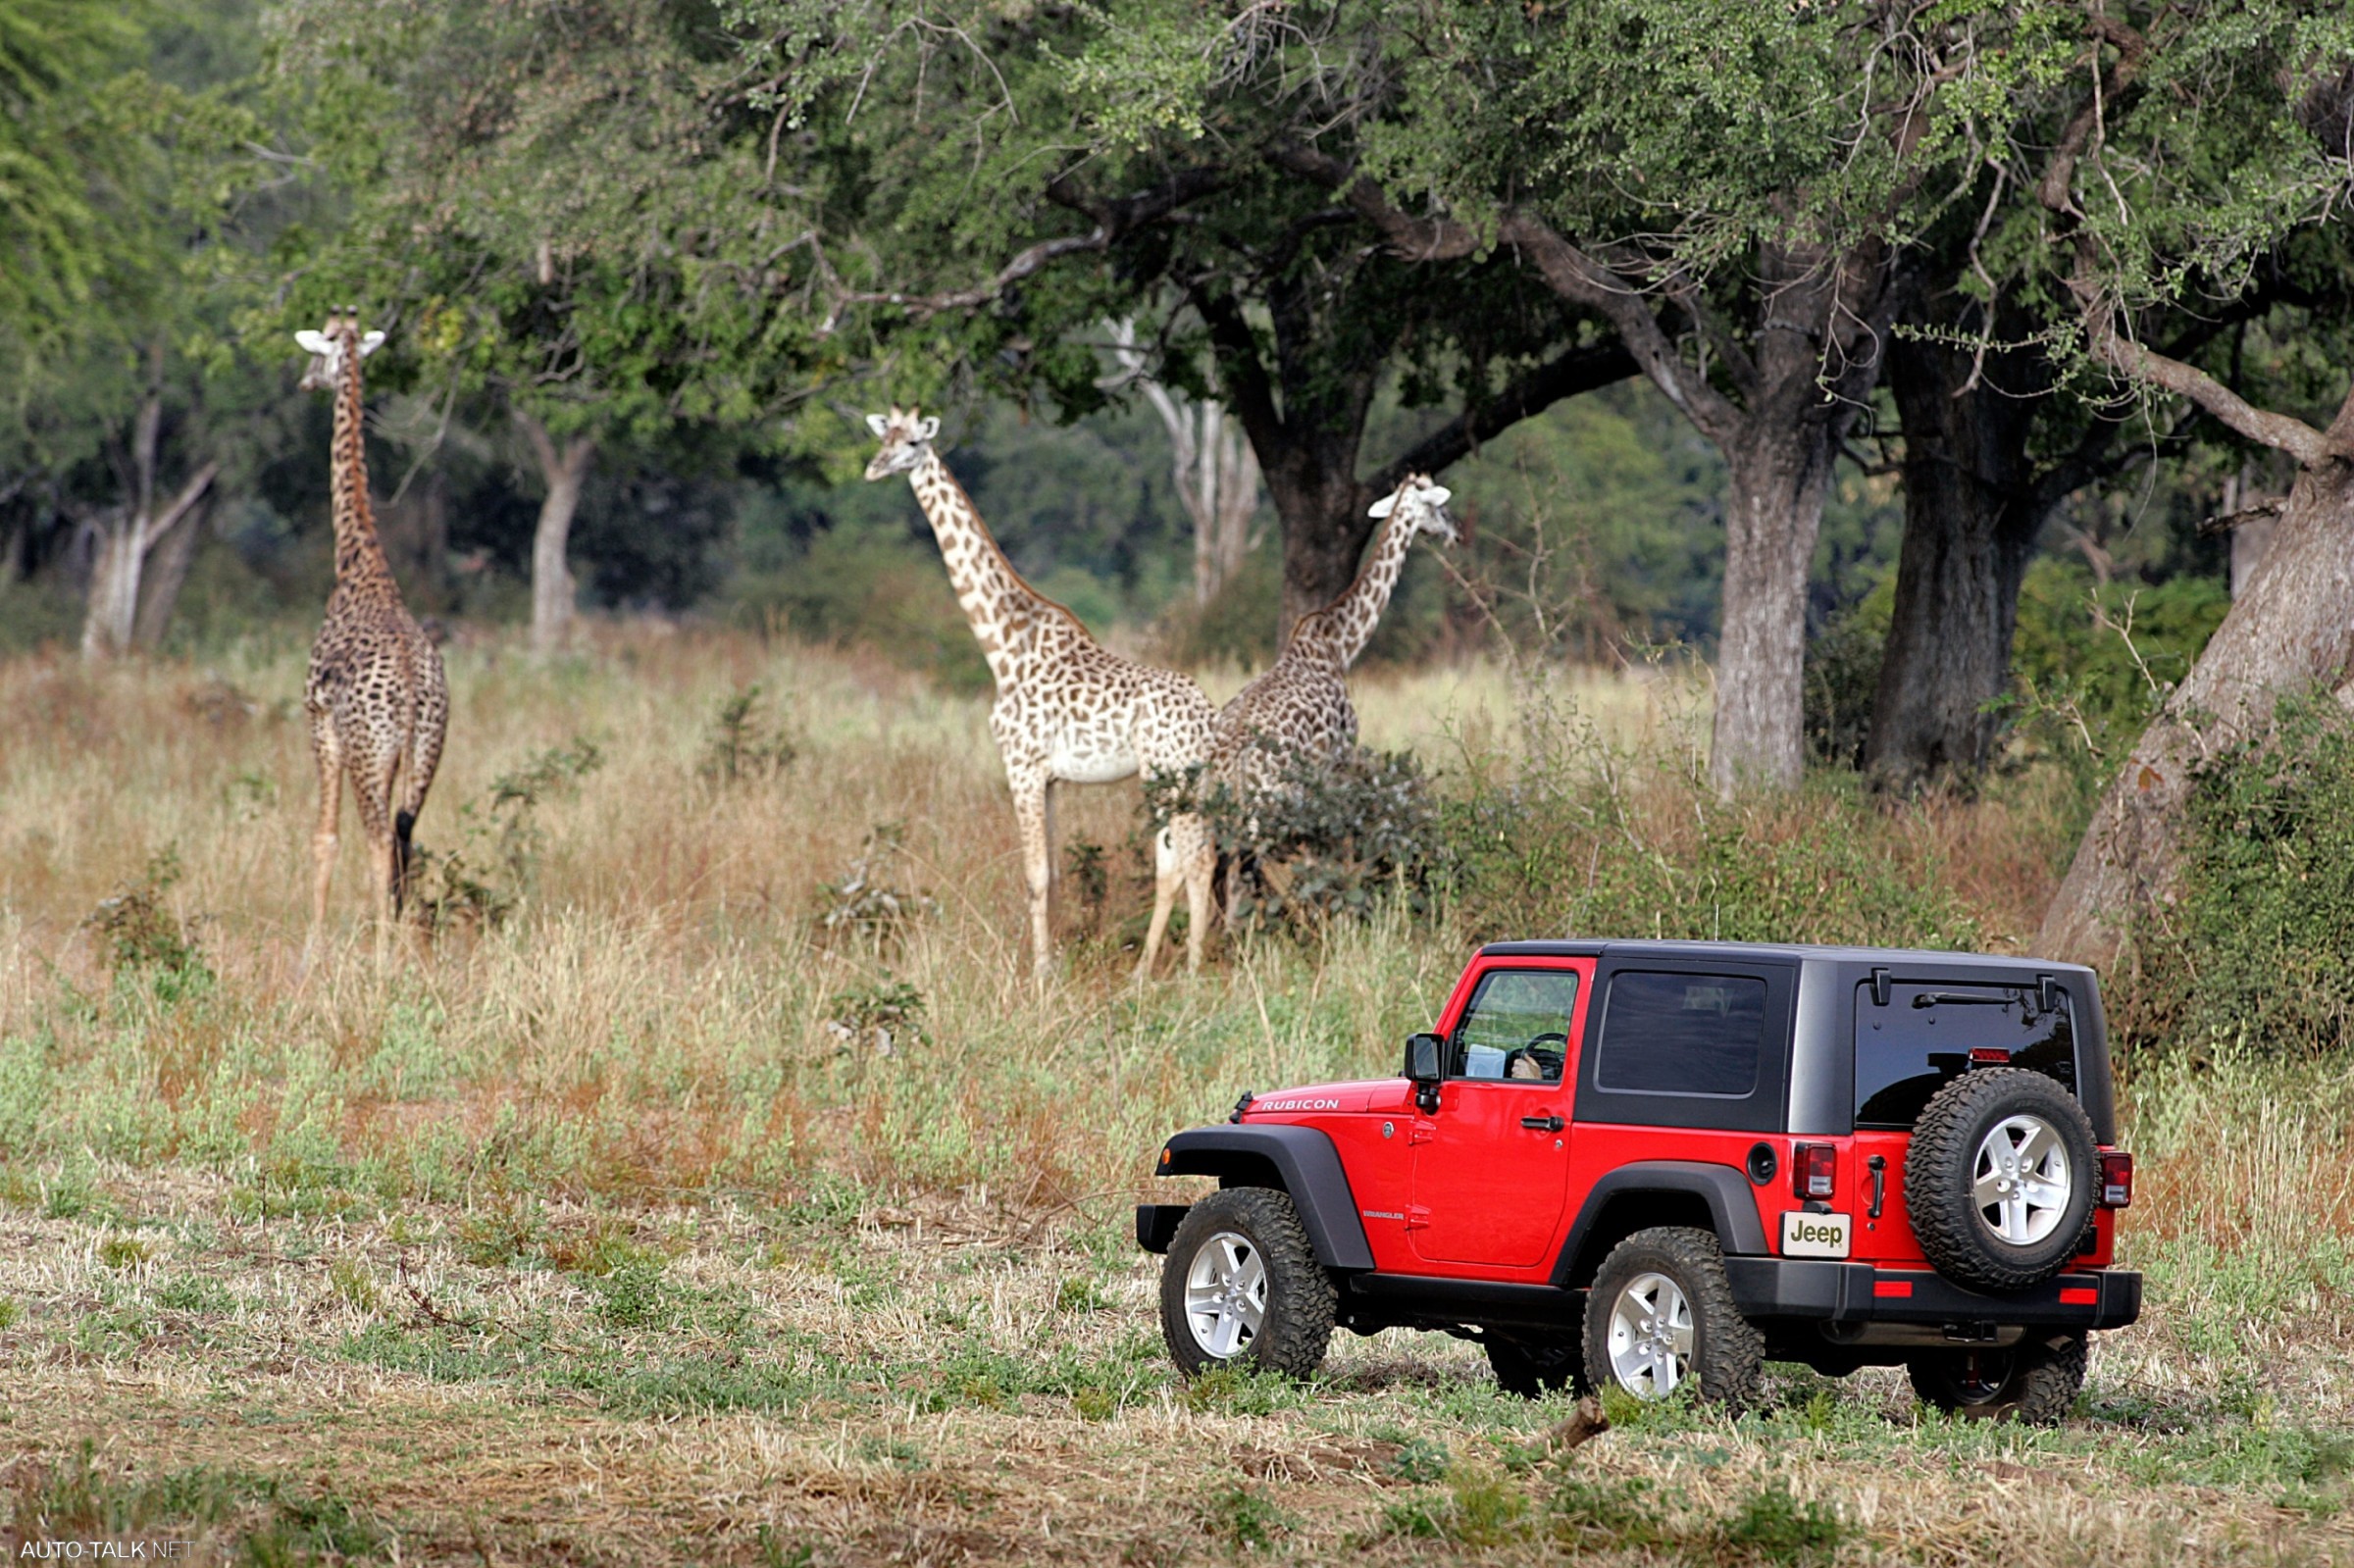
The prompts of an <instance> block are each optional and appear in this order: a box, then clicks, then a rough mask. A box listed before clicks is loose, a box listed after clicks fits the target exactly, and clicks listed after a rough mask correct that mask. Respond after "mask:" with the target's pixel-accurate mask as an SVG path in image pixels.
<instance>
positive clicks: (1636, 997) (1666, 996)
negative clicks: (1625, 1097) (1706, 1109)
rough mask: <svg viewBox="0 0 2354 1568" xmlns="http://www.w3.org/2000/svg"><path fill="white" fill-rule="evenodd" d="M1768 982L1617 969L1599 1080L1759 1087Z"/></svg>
mask: <svg viewBox="0 0 2354 1568" xmlns="http://www.w3.org/2000/svg"><path fill="white" fill-rule="evenodd" d="M1765 1037H1766V983H1765V982H1764V981H1762V980H1759V979H1757V978H1756V977H1755V976H1750V975H1669V974H1661V973H1656V972H1652V971H1647V970H1620V971H1619V972H1618V973H1617V974H1615V975H1613V976H1612V977H1611V988H1610V994H1609V997H1608V998H1607V1000H1606V1001H1605V1003H1604V1007H1603V1015H1602V1041H1601V1044H1600V1045H1599V1046H1597V1047H1596V1050H1597V1059H1596V1062H1595V1067H1594V1083H1595V1087H1598V1088H1603V1089H1608V1090H1612V1091H1613V1092H1617V1093H1633V1094H1686V1095H1708V1096H1713V1097H1715V1098H1720V1099H1740V1098H1743V1097H1745V1096H1747V1095H1749V1094H1751V1093H1753V1092H1755V1091H1756V1089H1757V1087H1758V1057H1759V1053H1760V1051H1761V1049H1762V1047H1763V1045H1764V1043H1765Z"/></svg>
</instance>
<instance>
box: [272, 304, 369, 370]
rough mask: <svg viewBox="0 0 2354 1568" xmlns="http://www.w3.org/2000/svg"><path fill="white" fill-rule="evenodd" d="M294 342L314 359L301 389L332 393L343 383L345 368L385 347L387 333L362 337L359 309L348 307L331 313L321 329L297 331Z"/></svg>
mask: <svg viewBox="0 0 2354 1568" xmlns="http://www.w3.org/2000/svg"><path fill="white" fill-rule="evenodd" d="M294 341H295V343H296V344H297V345H298V346H299V347H300V348H301V349H302V351H303V352H304V353H306V354H308V355H310V356H311V363H310V368H309V369H307V370H305V371H304V372H303V373H302V389H303V390H304V391H306V392H332V391H334V390H335V389H337V388H338V387H340V386H341V385H342V384H343V367H344V366H346V365H348V364H351V363H353V362H354V361H355V360H363V359H366V358H367V357H368V356H369V355H371V354H373V353H375V352H376V351H377V350H378V349H379V348H381V347H383V346H384V333H382V332H370V333H369V334H368V335H367V336H365V337H362V336H361V335H360V307H359V306H357V305H346V306H344V307H343V308H342V309H341V310H340V311H334V312H331V313H330V314H329V316H328V318H327V322H326V325H324V326H323V327H321V328H320V329H319V330H317V331H315V332H296V333H295V334H294Z"/></svg>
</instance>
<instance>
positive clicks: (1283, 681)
mask: <svg viewBox="0 0 2354 1568" xmlns="http://www.w3.org/2000/svg"><path fill="white" fill-rule="evenodd" d="M1449 493H1450V492H1449V491H1448V490H1447V489H1446V488H1445V487H1443V486H1441V485H1438V484H1434V483H1432V482H1431V481H1430V476H1428V475H1427V474H1409V475H1408V476H1407V478H1406V480H1405V481H1404V482H1403V483H1401V484H1400V485H1399V486H1398V488H1397V489H1396V490H1395V491H1393V492H1391V493H1390V494H1388V495H1385V496H1383V497H1382V498H1381V499H1380V500H1378V501H1376V502H1374V503H1373V507H1372V515H1373V516H1374V517H1377V518H1382V519H1385V520H1386V522H1387V527H1385V528H1384V529H1383V530H1382V531H1381V537H1380V539H1379V540H1378V541H1377V542H1376V543H1375V544H1374V546H1373V554H1372V556H1371V557H1370V558H1369V559H1368V560H1367V561H1366V562H1365V564H1364V566H1363V567H1362V568H1361V569H1359V571H1358V572H1357V575H1356V581H1355V582H1352V583H1350V584H1349V586H1348V587H1347V588H1345V589H1344V590H1342V592H1341V594H1340V595H1339V597H1337V598H1335V599H1334V600H1333V601H1332V602H1331V603H1330V604H1327V605H1325V606H1324V607H1323V608H1321V609H1318V610H1311V611H1309V612H1308V613H1307V614H1306V615H1304V616H1302V617H1301V618H1300V622H1299V624H1298V625H1297V626H1295V627H1294V628H1293V629H1292V635H1291V640H1290V641H1288V642H1286V643H1285V644H1284V648H1283V652H1282V654H1281V655H1279V656H1278V657H1277V658H1276V660H1275V662H1274V663H1273V664H1272V665H1270V666H1268V668H1267V669H1266V670H1265V671H1264V672H1262V673H1261V674H1260V675H1259V676H1258V677H1257V678H1256V679H1254V681H1252V683H1250V684H1249V685H1247V686H1245V687H1243V689H1242V690H1241V691H1239V692H1237V693H1236V694H1235V696H1234V698H1233V700H1232V701H1230V702H1228V703H1227V704H1226V706H1225V707H1224V708H1223V709H1221V710H1219V713H1218V722H1217V728H1216V730H1215V732H1214V733H1213V734H1212V737H1211V742H1210V765H1209V769H1208V776H1209V780H1210V783H1211V784H1212V786H1213V787H1217V786H1223V787H1224V788H1225V789H1227V790H1229V791H1231V792H1232V793H1233V794H1235V795H1238V796H1240V797H1241V798H1242V799H1243V800H1245V801H1246V802H1247V801H1249V800H1250V799H1251V798H1252V797H1253V796H1255V795H1259V794H1262V793H1264V792H1265V791H1268V790H1271V789H1276V788H1279V787H1281V786H1282V780H1283V771H1284V763H1285V761H1286V760H1287V759H1291V758H1307V759H1311V760H1315V761H1330V760H1333V759H1336V758H1338V757H1340V756H1342V755H1343V754H1344V753H1346V752H1347V751H1348V750H1349V748H1350V747H1352V746H1354V745H1356V705H1355V704H1353V703H1352V702H1351V701H1350V700H1349V681H1348V674H1349V666H1350V665H1352V664H1354V663H1356V656H1357V655H1358V654H1360V653H1362V652H1364V650H1365V644H1366V642H1367V641H1369V640H1370V639H1371V638H1372V635H1373V629H1374V628H1375V627H1376V626H1377V625H1379V624H1380V621H1381V612H1382V611H1383V610H1384V609H1386V608H1387V607H1388V606H1389V602H1390V593H1391V591H1392V590H1393V589H1395V588H1396V587H1397V585H1398V574H1399V573H1400V572H1401V571H1402V570H1404V569H1405V566H1406V552H1407V548H1408V547H1409V546H1411V545H1412V544H1413V542H1414V538H1415V536H1416V535H1418V534H1422V533H1429V534H1433V535H1435V536H1437V537H1438V538H1440V539H1443V540H1445V541H1446V542H1447V543H1449V544H1453V543H1454V542H1455V537H1456V535H1455V525H1454V523H1453V522H1451V521H1450V520H1449V519H1448V516H1447V511H1446V505H1447V498H1448V495H1449ZM1240 869H1241V868H1240V864H1239V862H1238V863H1237V864H1235V865H1234V866H1233V867H1231V868H1230V877H1231V876H1232V875H1236V874H1239V872H1240ZM1227 887H1228V890H1229V892H1231V891H1233V889H1234V883H1233V882H1232V881H1231V880H1230V881H1229V882H1228V884H1227Z"/></svg>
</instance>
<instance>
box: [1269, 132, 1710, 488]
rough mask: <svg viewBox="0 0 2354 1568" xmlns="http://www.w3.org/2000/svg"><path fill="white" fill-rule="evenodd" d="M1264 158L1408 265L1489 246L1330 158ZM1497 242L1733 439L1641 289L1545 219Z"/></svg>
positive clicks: (1275, 149) (1511, 212)
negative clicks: (1341, 206) (1592, 315)
mask: <svg viewBox="0 0 2354 1568" xmlns="http://www.w3.org/2000/svg"><path fill="white" fill-rule="evenodd" d="M1266 157H1267V161H1268V162H1270V163H1272V164H1274V165H1275V166H1276V167H1277V168H1279V169H1282V170H1285V171H1286V172H1288V173H1290V174H1294V175H1298V176H1299V177H1302V178H1304V179H1309V180H1313V181H1314V182H1315V183H1317V184H1320V185H1323V186H1325V187H1326V188H1327V189H1330V190H1336V191H1338V192H1340V195H1341V199H1342V200H1343V201H1345V202H1347V203H1348V204H1349V206H1350V207H1351V208H1353V209H1354V210H1355V211H1356V214H1357V215H1358V216H1359V217H1361V218H1363V219H1364V220H1365V222H1367V223H1368V224H1370V225H1372V226H1373V228H1374V231H1375V232H1377V233H1379V234H1380V235H1381V236H1382V238H1383V239H1384V240H1386V241H1388V243H1389V245H1390V248H1391V249H1392V250H1393V251H1394V252H1395V253H1396V254H1397V255H1398V256H1400V257H1401V258H1403V259H1404V260H1407V261H1449V260H1453V259H1455V258H1458V257H1462V256H1469V255H1474V254H1476V253H1477V252H1479V251H1480V250H1482V249H1485V248H1486V243H1485V242H1484V241H1483V239H1482V237H1481V235H1480V234H1479V233H1478V232H1477V231H1476V230H1474V229H1472V228H1470V227H1469V226H1468V225H1466V224H1462V223H1458V222H1457V221H1456V220H1454V219H1452V218H1416V217H1414V216H1412V215H1411V214H1409V213H1407V212H1406V211H1404V210H1403V209H1401V208H1400V207H1399V206H1398V205H1397V204H1396V203H1395V202H1393V201H1391V200H1390V197H1389V193H1388V192H1387V191H1385V190H1383V189H1382V187H1381V184H1380V182H1379V181H1378V180H1375V179H1373V178H1372V177H1369V176H1365V175H1360V174H1357V173H1356V172H1355V171H1354V170H1352V169H1350V168H1349V166H1348V165H1346V164H1343V163H1342V162H1341V161H1340V160H1339V159H1337V158H1335V157H1333V156H1332V155H1330V154H1329V153H1325V152H1320V151H1318V150H1317V149H1316V148H1313V147H1309V146H1306V145H1305V144H1303V143H1299V142H1292V141H1278V142H1276V143H1274V144H1273V145H1271V146H1270V147H1269V148H1268V149H1267V153H1266ZM1495 243H1498V244H1503V245H1511V246H1515V247H1517V248H1518V249H1520V250H1521V251H1523V252H1525V253H1526V254H1527V255H1528V256H1529V258H1530V259H1531V260H1533V261H1534V262H1535V263H1536V264H1537V271H1538V273H1539V275H1540V276H1541V277H1543V278H1544V279H1545V282H1546V284H1547V285H1548V286H1549V287H1551V288H1552V289H1553V291H1554V292H1555V293H1556V294H1559V295H1560V296H1561V298H1563V299H1566V300H1568V301H1569V302H1570V303H1572V304H1575V305H1582V306H1584V307H1586V308H1587V309H1588V310H1592V311H1594V312H1596V313H1598V314H1599V315H1601V316H1602V317H1603V318H1604V319H1605V320H1607V321H1609V322H1610V324H1611V325H1612V328H1613V329H1616V331H1617V333H1618V336H1619V338H1620V340H1621V341H1622V342H1624V343H1625V345H1626V348H1627V351H1628V352H1629V353H1630V354H1632V355H1633V356H1634V359H1635V363H1636V364H1637V365H1638V366H1639V367H1640V368H1641V369H1642V371H1643V374H1644V375H1646V376H1648V377H1650V378H1651V379H1652V381H1653V382H1654V383H1655V384H1656V385H1657V386H1658V387H1659V388H1660V390H1661V391H1663V392H1665V393H1666V394H1667V399H1668V401H1669V402H1671V403H1673V404H1674V405H1675V406H1676V407H1677V408H1678V409H1681V410H1682V411H1683V413H1684V415H1685V417H1686V418H1688V419H1690V420H1691V421H1692V423H1693V424H1694V425H1696V426H1698V427H1699V428H1700V430H1701V433H1702V434H1704V435H1706V436H1708V437H1709V438H1710V439H1711V440H1712V441H1714V442H1716V443H1717V444H1718V445H1722V444H1724V443H1725V442H1727V441H1729V440H1730V439H1731V438H1732V436H1733V434H1734V432H1735V430H1736V429H1737V427H1738V425H1739V422H1740V415H1739V412H1738V410H1736V409H1735V408H1734V406H1733V405H1732V404H1731V403H1730V402H1728V401H1727V400H1726V399H1725V398H1724V397H1722V396H1721V395H1719V394H1718V393H1717V391H1716V389H1715V388H1714V387H1712V386H1710V385H1709V384H1708V381H1707V380H1706V379H1704V378H1703V377H1701V376H1699V375H1698V374H1697V373H1695V372H1694V371H1692V370H1691V369H1690V368H1689V367H1688V366H1686V365H1685V364H1684V363H1683V361H1682V359H1681V358H1680V357H1678V356H1677V354H1676V352H1675V345H1674V344H1673V343H1672V342H1671V341H1669V339H1668V337H1667V334H1666V332H1665V330H1664V329H1663V328H1662V327H1661V325H1660V322H1659V318H1658V317H1657V316H1655V315H1654V314H1653V312H1652V308H1651V305H1650V303H1649V302H1648V300H1647V299H1646V298H1645V295H1644V293H1643V292H1642V291H1641V290H1640V289H1637V288H1635V287H1633V286H1631V285H1629V284H1628V283H1627V281H1626V280H1625V278H1622V277H1620V276H1619V275H1618V274H1617V273H1616V272H1614V271H1612V269H1611V268H1609V267H1606V266H1604V265H1603V264H1602V263H1600V262H1598V261H1596V260H1594V259H1593V258H1592V257H1590V256H1588V255H1587V254H1586V253H1585V252H1584V251H1582V250H1580V249H1578V248H1577V246H1575V245H1574V244H1572V243H1570V242H1569V241H1568V240H1567V239H1565V238H1563V237H1562V236H1561V235H1560V234H1559V233H1556V232H1555V231H1554V230H1553V228H1551V227H1549V226H1548V225H1547V224H1546V223H1545V222H1544V221H1543V220H1542V219H1539V218H1536V217H1534V216H1532V215H1530V214H1528V213H1526V212H1523V211H1521V210H1520V209H1518V208H1507V209H1506V210H1505V211H1504V213H1503V215H1502V220H1501V222H1500V223H1499V225H1498V227H1497V231H1496V235H1495Z"/></svg>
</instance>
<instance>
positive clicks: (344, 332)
mask: <svg viewBox="0 0 2354 1568" xmlns="http://www.w3.org/2000/svg"><path fill="white" fill-rule="evenodd" d="M294 341H295V342H296V343H298V344H300V345H301V346H302V348H303V349H304V350H305V351H306V352H308V353H309V354H310V356H311V363H310V368H309V369H308V370H306V371H304V372H303V377H302V385H303V388H304V389H305V390H315V389H324V390H327V391H330V392H333V394H334V398H335V434H334V441H333V446H332V447H331V448H330V454H331V455H330V459H329V476H330V481H331V485H330V488H331V491H332V494H333V503H334V524H335V587H334V591H333V593H331V594H330V595H329V596H328V600H327V620H326V621H325V622H324V623H323V624H322V625H321V626H320V628H319V639H318V640H317V641H316V642H314V643H312V644H311V669H310V676H309V679H308V680H307V681H305V682H304V683H303V691H302V705H303V709H304V711H305V712H307V713H308V714H309V716H310V721H311V753H312V755H313V756H314V757H315V758H316V759H317V761H318V764H319V828H318V832H317V833H315V834H314V835H312V837H311V854H312V858H313V861H314V867H313V879H312V884H311V940H312V942H314V943H315V942H316V941H317V940H318V937H319V934H320V932H321V930H322V929H323V928H324V927H325V925H326V923H327V889H328V884H329V883H330V882H331V881H332V880H333V876H334V869H335V829H336V825H337V820H338V818H339V817H340V815H341V812H342V788H343V781H344V779H345V778H346V777H348V778H349V779H350V781H351V792H352V795H353V798H354V800H355V801H356V803H357V804H358V806H359V809H360V828H361V831H362V832H363V833H365V834H366V835H368V855H369V859H370V861H371V862H372V864H373V869H374V872H375V877H376V885H377V888H378V890H379V891H380V893H381V894H382V896H383V901H384V907H383V911H382V913H383V915H384V924H383V925H381V926H380V927H379V949H380V952H381V950H382V947H383V943H384V937H385V936H388V934H389V930H390V925H391V922H392V921H394V920H396V919H397V918H398V917H399V915H400V906H401V898H402V895H403V894H404V892H405V891H406V885H407V880H408V871H409V858H410V847H409V835H410V833H411V831H412V830H413V829H414V828H415V826H416V823H417V813H418V812H419V811H420V810H422V809H423V808H424V806H425V792H426V790H427V789H429V788H431V787H432V786H433V783H434V771H435V769H436V768H437V767H439V766H440V763H441V741H442V736H443V733H444V732H446V730H447V729H448V726H449V682H448V680H447V679H446V678H445V677H444V676H443V675H442V673H441V655H440V653H439V652H438V651H437V650H435V647H434V644H433V642H432V641H431V640H430V639H428V638H427V636H426V634H425V633H424V632H422V631H420V630H419V629H418V626H417V622H416V620H415V619H414V618H413V617H411V616H410V614H409V610H408V606H407V605H405V604H403V603H402V602H401V598H400V585H399V584H398V583H396V582H393V581H392V569H391V566H390V565H389V564H388V563H387V562H386V561H385V560H384V545H383V544H382V543H381V542H380V541H379V540H378V538H377V536H376V513H375V509H374V508H373V507H372V506H371V505H370V503H369V499H368V455H367V451H366V449H365V441H364V437H365V433H366V431H365V428H364V410H363V408H362V406H361V389H360V380H361V378H360V361H361V360H363V359H365V358H367V357H368V356H369V355H370V354H373V353H375V352H376V350H377V348H378V346H379V345H380V344H382V343H383V342H384V333H382V332H370V333H368V334H367V335H366V336H365V337H363V336H361V335H360V323H359V307H358V306H356V305H350V306H345V307H344V309H343V311H342V312H341V313H340V314H338V315H331V316H329V317H328V319H327V324H326V325H325V326H324V327H322V328H321V329H319V330H318V331H315V332H296V333H295V334H294Z"/></svg>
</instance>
